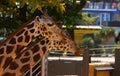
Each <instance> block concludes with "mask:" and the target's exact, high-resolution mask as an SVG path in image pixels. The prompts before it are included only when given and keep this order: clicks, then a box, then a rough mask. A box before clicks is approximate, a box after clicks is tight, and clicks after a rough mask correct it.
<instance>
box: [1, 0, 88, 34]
mask: <svg viewBox="0 0 120 76" xmlns="http://www.w3.org/2000/svg"><path fill="white" fill-rule="evenodd" d="M76 1H78V0H0V29H4V28H5V29H6V31H7V32H6V33H11V32H9V30H7V29H8V28H9V27H15V28H10V29H13V31H14V30H15V29H16V28H18V27H19V25H21V24H23V23H24V22H26V21H28V20H29V19H31V18H33V17H34V16H36V15H41V14H42V12H43V11H42V8H43V7H46V8H47V10H48V14H49V15H50V16H54V17H55V18H56V21H57V22H58V23H62V24H64V25H67V28H69V29H70V28H74V25H76V24H78V22H79V20H80V19H81V13H79V12H80V10H81V9H82V8H83V7H84V6H85V4H86V0H81V1H80V2H79V3H76ZM0 32H1V31H0ZM3 32H5V31H2V32H1V33H3ZM7 35H8V34H6V36H7Z"/></svg>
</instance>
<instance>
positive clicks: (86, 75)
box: [82, 48, 89, 76]
mask: <svg viewBox="0 0 120 76" xmlns="http://www.w3.org/2000/svg"><path fill="white" fill-rule="evenodd" d="M82 65H83V66H82V76H89V50H88V48H86V49H85V52H84V54H83V62H82Z"/></svg>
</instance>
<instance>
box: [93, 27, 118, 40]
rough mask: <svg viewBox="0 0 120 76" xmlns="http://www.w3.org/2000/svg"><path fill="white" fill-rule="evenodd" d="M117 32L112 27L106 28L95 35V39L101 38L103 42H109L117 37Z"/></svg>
mask: <svg viewBox="0 0 120 76" xmlns="http://www.w3.org/2000/svg"><path fill="white" fill-rule="evenodd" d="M116 34H117V33H116V30H115V29H114V28H112V27H105V28H103V29H101V30H100V31H99V32H97V33H95V37H96V38H99V39H100V40H101V41H103V42H104V41H108V40H109V39H110V38H111V37H115V36H116Z"/></svg>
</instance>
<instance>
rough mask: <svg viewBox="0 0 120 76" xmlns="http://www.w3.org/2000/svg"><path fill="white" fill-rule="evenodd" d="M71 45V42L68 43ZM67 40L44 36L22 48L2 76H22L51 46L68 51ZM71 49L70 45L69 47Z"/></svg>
mask: <svg viewBox="0 0 120 76" xmlns="http://www.w3.org/2000/svg"><path fill="white" fill-rule="evenodd" d="M70 45H71V44H70ZM70 45H69V42H65V43H63V42H62V41H57V40H49V39H48V38H44V39H42V40H41V41H39V42H38V43H36V44H35V45H34V46H32V47H30V48H28V49H26V50H24V51H23V52H22V53H21V54H20V55H19V56H18V57H17V58H16V59H15V60H14V61H13V62H12V63H11V64H10V65H9V66H8V67H7V68H6V69H5V71H4V73H3V74H2V76H7V75H11V76H16V75H18V76H23V75H24V74H25V72H26V71H28V70H29V69H30V68H31V67H32V66H33V65H35V64H36V63H37V62H38V61H39V60H42V58H43V56H44V54H45V53H47V52H48V51H51V49H53V48H58V49H60V50H62V51H69V49H67V48H68V47H69V46H70ZM69 48H70V49H72V47H69Z"/></svg>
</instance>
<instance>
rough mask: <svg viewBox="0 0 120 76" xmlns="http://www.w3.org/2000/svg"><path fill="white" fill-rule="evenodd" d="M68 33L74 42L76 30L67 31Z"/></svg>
mask: <svg viewBox="0 0 120 76" xmlns="http://www.w3.org/2000/svg"><path fill="white" fill-rule="evenodd" d="M67 32H68V33H69V35H70V37H71V39H72V40H74V29H67Z"/></svg>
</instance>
